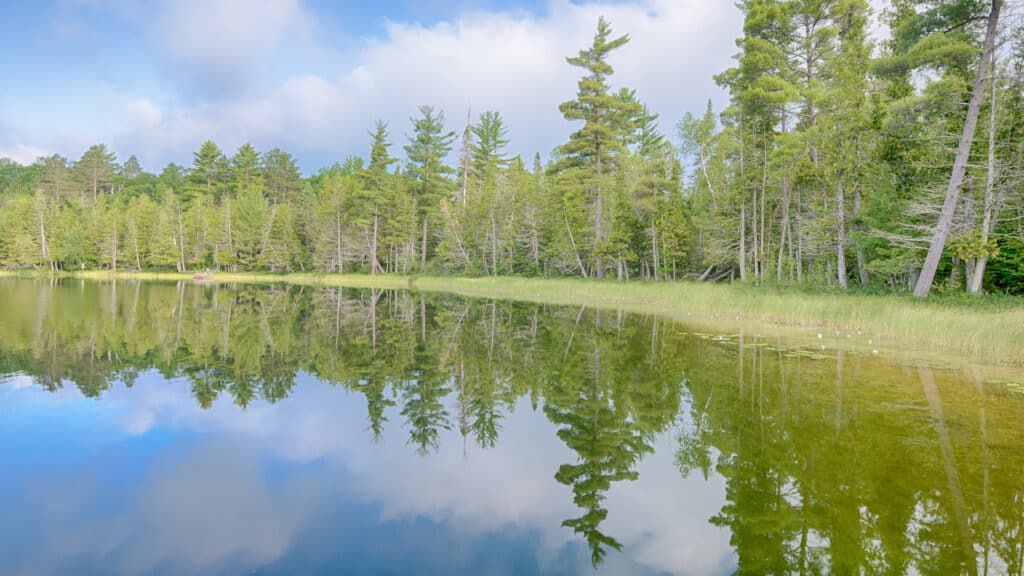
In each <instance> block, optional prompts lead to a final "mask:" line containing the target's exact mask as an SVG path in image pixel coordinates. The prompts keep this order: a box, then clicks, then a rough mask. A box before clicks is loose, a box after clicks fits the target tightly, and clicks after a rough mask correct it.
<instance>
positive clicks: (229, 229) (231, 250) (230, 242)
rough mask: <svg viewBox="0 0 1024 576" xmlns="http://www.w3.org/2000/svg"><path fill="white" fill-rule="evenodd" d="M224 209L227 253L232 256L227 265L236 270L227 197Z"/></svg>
mask: <svg viewBox="0 0 1024 576" xmlns="http://www.w3.org/2000/svg"><path fill="white" fill-rule="evenodd" d="M224 210H225V211H226V212H227V214H226V215H227V226H225V228H226V230H225V231H226V232H227V234H228V254H230V255H231V256H232V259H231V260H232V262H231V266H229V268H231V270H236V269H237V266H236V264H235V262H234V260H235V258H234V255H235V240H234V237H233V236H232V235H231V200H229V199H227V198H225V199H224Z"/></svg>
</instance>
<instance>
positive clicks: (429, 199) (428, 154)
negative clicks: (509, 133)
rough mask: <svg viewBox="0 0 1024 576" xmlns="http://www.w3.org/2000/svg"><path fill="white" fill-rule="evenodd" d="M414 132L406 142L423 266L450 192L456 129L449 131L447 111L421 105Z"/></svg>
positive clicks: (414, 122)
mask: <svg viewBox="0 0 1024 576" xmlns="http://www.w3.org/2000/svg"><path fill="white" fill-rule="evenodd" d="M412 122H413V135H412V136H410V137H409V143H408V144H406V145H405V154H406V158H407V160H408V172H409V177H410V178H411V179H412V181H413V182H414V189H415V198H416V210H417V216H418V219H419V221H420V224H421V232H422V234H421V238H420V251H419V252H420V268H421V269H422V268H426V266H427V253H428V248H429V246H428V242H429V227H430V221H431V220H433V219H434V218H435V217H436V214H437V210H438V208H439V206H440V200H441V198H442V197H443V196H444V194H445V193H446V192H447V188H448V186H449V180H448V178H447V175H448V174H450V173H451V168H450V167H448V166H446V165H445V163H444V159H445V157H446V156H448V153H449V152H451V149H452V143H453V142H454V141H455V133H454V132H451V131H448V132H446V131H445V126H444V124H445V117H444V112H441V111H437V112H435V111H434V108H433V107H432V106H420V117H419V118H415V119H412Z"/></svg>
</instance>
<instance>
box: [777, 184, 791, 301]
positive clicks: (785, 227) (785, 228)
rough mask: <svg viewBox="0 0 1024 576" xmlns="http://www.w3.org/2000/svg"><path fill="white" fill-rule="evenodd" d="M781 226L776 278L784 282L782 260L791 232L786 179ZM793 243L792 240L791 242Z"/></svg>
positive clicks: (783, 191)
mask: <svg viewBox="0 0 1024 576" xmlns="http://www.w3.org/2000/svg"><path fill="white" fill-rule="evenodd" d="M779 228H780V230H779V258H778V263H777V264H776V266H775V279H776V281H778V282H782V260H783V257H784V256H785V254H786V234H787V233H788V232H789V184H788V183H787V182H786V181H785V180H783V190H782V226H780V227H779ZM792 243H793V241H792V240H790V244H792Z"/></svg>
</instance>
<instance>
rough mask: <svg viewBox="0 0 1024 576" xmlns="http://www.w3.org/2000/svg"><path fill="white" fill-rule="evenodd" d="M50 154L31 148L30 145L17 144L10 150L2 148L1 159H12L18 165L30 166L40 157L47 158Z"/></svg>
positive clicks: (9, 148) (0, 150)
mask: <svg viewBox="0 0 1024 576" xmlns="http://www.w3.org/2000/svg"><path fill="white" fill-rule="evenodd" d="M47 155H48V153H47V152H46V151H45V150H43V149H42V148H36V147H35V146H29V145H28V144H15V145H14V146H11V147H8V148H0V158H10V159H11V160H14V161H15V162H17V163H18V164H23V165H26V166H27V165H29V164H31V163H33V162H35V161H36V158H39V157H40V156H47Z"/></svg>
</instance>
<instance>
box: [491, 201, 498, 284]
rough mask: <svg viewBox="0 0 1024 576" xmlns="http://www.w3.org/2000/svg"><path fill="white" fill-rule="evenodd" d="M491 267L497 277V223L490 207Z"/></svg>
mask: <svg viewBox="0 0 1024 576" xmlns="http://www.w3.org/2000/svg"><path fill="white" fill-rule="evenodd" d="M490 212H491V267H492V269H493V270H494V275H495V276H497V275H498V221H497V219H495V217H494V206H491V211H490Z"/></svg>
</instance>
